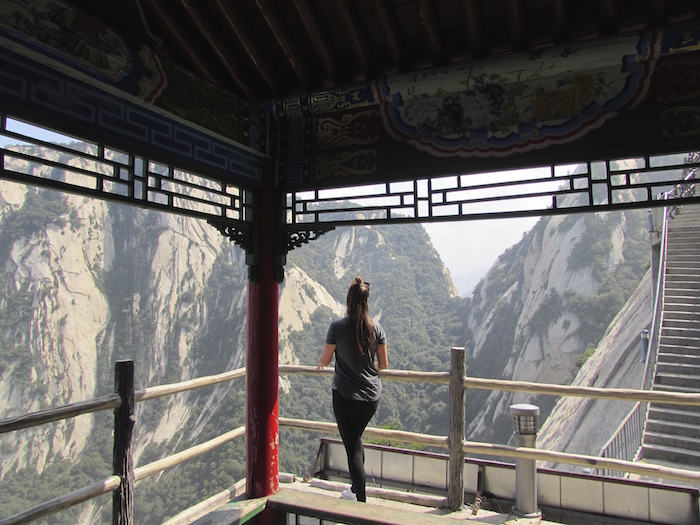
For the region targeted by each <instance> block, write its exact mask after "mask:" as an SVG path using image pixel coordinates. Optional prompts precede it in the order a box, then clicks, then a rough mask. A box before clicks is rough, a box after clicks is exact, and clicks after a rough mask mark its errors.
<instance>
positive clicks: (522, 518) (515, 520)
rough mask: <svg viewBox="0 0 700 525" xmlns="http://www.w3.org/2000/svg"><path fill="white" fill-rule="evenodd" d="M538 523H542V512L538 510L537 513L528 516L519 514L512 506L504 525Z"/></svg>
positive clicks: (523, 513) (530, 524)
mask: <svg viewBox="0 0 700 525" xmlns="http://www.w3.org/2000/svg"><path fill="white" fill-rule="evenodd" d="M540 521H542V511H541V510H540V509H537V512H531V513H529V514H528V513H525V512H520V511H519V510H517V509H516V508H515V506H513V507H512V508H511V509H510V513H509V514H508V516H507V517H506V521H505V523H504V525H516V524H517V525H538V523H540Z"/></svg>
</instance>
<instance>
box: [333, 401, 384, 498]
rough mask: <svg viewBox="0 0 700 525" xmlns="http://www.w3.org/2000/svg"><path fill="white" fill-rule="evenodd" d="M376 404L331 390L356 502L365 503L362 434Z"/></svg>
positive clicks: (375, 402) (376, 402)
mask: <svg viewBox="0 0 700 525" xmlns="http://www.w3.org/2000/svg"><path fill="white" fill-rule="evenodd" d="M378 404H379V401H353V400H352V399H348V398H347V397H345V396H343V395H342V394H341V393H340V392H338V391H337V390H333V412H334V413H335V420H336V422H337V423H338V431H339V432H340V437H341V438H343V444H344V445H345V452H346V453H347V455H348V468H349V469H350V479H351V480H352V491H353V492H354V493H355V494H356V495H357V501H367V494H366V492H365V480H366V476H365V451H364V448H363V447H362V433H363V432H364V431H365V427H366V426H367V423H369V420H370V419H372V416H373V415H374V413H375V412H376V411H377V405H378Z"/></svg>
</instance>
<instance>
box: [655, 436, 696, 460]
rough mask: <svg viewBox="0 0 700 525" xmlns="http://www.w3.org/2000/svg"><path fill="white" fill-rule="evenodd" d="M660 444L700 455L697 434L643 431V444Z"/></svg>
mask: <svg viewBox="0 0 700 525" xmlns="http://www.w3.org/2000/svg"><path fill="white" fill-rule="evenodd" d="M647 444H650V445H662V446H664V447H672V448H676V449H680V450H683V451H692V452H694V453H697V454H699V455H700V439H698V438H697V436H694V437H688V436H674V435H671V434H662V433H658V432H649V431H647V432H645V433H644V445H647Z"/></svg>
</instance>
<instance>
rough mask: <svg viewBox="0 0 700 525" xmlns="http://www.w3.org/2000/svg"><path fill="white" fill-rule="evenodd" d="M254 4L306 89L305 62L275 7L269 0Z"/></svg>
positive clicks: (306, 69) (307, 71) (307, 77)
mask: <svg viewBox="0 0 700 525" xmlns="http://www.w3.org/2000/svg"><path fill="white" fill-rule="evenodd" d="M255 5H256V6H257V7H258V9H259V10H260V13H261V14H262V16H263V18H264V19H265V21H266V22H267V25H268V27H269V28H270V30H271V31H272V34H273V35H274V36H275V39H276V40H277V44H279V46H280V49H282V52H283V53H284V56H285V58H286V59H287V62H289V65H290V66H291V68H292V71H294V74H295V75H296V77H297V78H298V79H299V82H300V83H301V86H302V88H303V89H304V90H306V89H307V86H308V85H309V70H308V68H307V66H306V63H305V62H304V61H303V60H302V58H301V54H300V53H299V50H298V48H297V45H296V44H295V43H294V41H293V40H292V39H291V38H290V37H289V31H288V30H287V28H286V27H285V25H284V23H283V22H282V18H281V17H280V15H279V12H278V11H277V9H276V7H274V5H273V4H272V3H270V0H255Z"/></svg>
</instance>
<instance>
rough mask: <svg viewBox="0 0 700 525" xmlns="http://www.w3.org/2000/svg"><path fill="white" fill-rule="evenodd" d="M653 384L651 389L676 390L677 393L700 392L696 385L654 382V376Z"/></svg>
mask: <svg viewBox="0 0 700 525" xmlns="http://www.w3.org/2000/svg"><path fill="white" fill-rule="evenodd" d="M654 381H655V382H654V386H652V390H658V391H659V392H676V393H678V394H700V392H699V391H698V389H697V388H696V387H692V388H691V387H687V386H680V385H667V384H663V383H656V377H655V378H654Z"/></svg>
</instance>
